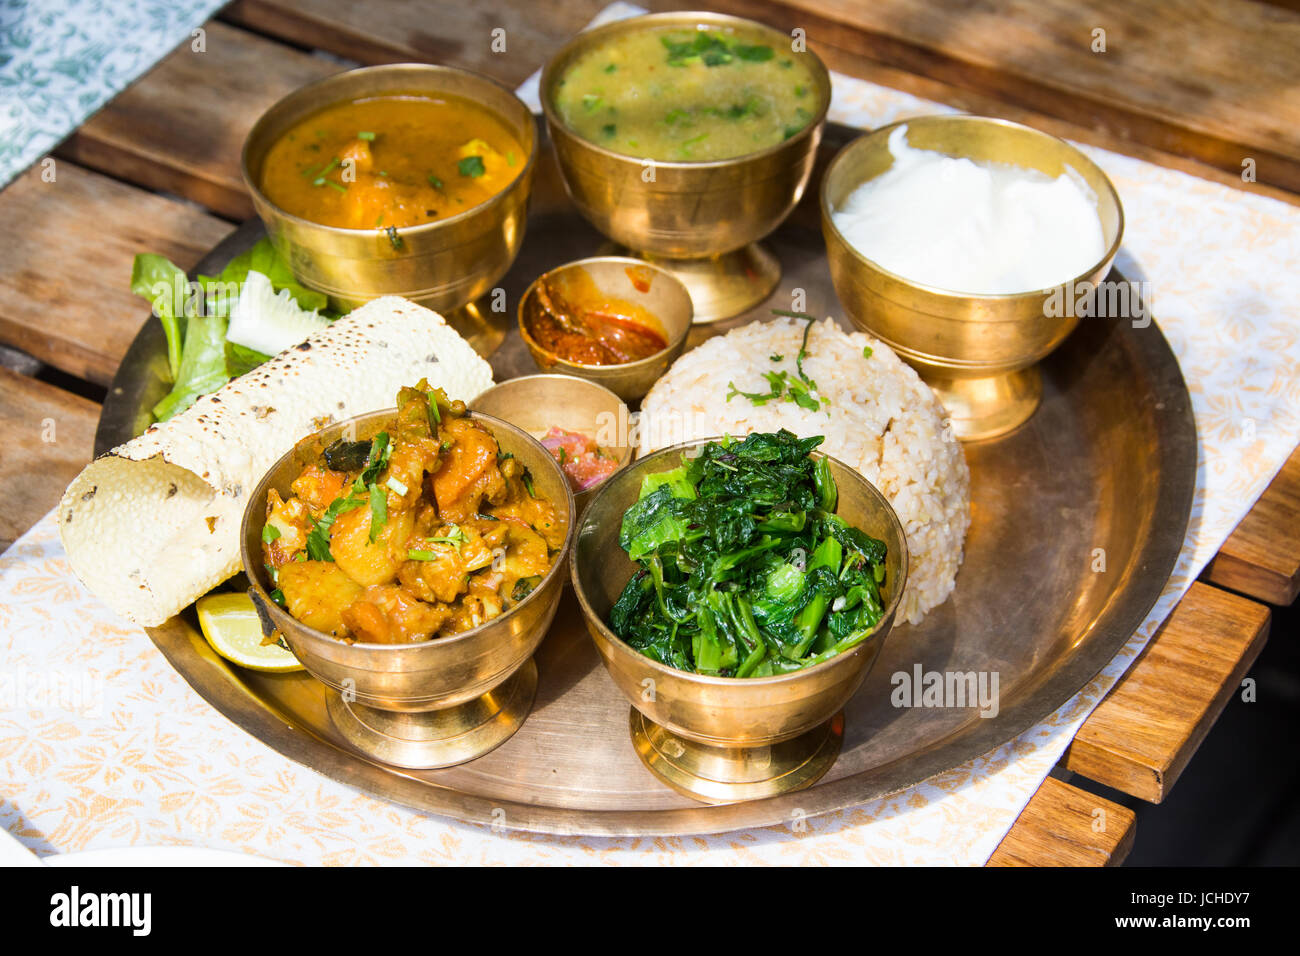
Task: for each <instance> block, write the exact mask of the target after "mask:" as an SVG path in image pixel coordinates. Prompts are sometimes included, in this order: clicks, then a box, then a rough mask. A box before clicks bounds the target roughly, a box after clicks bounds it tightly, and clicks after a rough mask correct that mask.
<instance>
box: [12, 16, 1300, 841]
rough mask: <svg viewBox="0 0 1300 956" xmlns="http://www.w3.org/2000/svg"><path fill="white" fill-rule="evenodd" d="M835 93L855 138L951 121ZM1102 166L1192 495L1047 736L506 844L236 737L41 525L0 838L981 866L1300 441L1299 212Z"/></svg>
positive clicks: (906, 104)
mask: <svg viewBox="0 0 1300 956" xmlns="http://www.w3.org/2000/svg"><path fill="white" fill-rule="evenodd" d="M618 6H619V10H618V11H616V12H619V13H624V14H626V13H627V12H628V11H631V12H635V8H631V7H628V6H627V5H625V4H620V5H618ZM814 41H815V38H814ZM834 83H835V96H834V104H833V108H832V111H831V117H832V119H834V120H835V121H837V122H841V123H847V124H851V125H855V126H860V127H868V128H869V127H875V126H879V125H881V124H884V123H889V122H892V121H894V120H896V119H901V118H905V117H907V116H914V115H920V114H924V113H934V112H940V111H944V112H946V111H948V110H947V108H946V107H942V106H939V105H937V104H934V103H928V102H926V101H924V100H919V99H917V98H915V97H912V96H909V95H907V94H903V93H899V92H897V91H895V90H889V89H885V88H882V87H879V86H874V85H871V84H869V83H864V82H861V81H857V80H853V79H849V78H846V77H842V76H836V77H835V78H834ZM526 85H527V84H526ZM1087 152H1088V154H1089V155H1090V156H1091V157H1092V158H1093V159H1094V160H1095V161H1096V162H1097V163H1098V164H1100V165H1101V166H1102V167H1103V168H1104V169H1105V170H1106V172H1107V173H1108V175H1109V176H1110V177H1111V179H1112V180H1113V181H1114V183H1115V186H1116V188H1117V189H1118V190H1119V193H1120V195H1121V197H1122V199H1123V202H1124V206H1125V211H1126V214H1127V215H1126V219H1127V232H1126V234H1125V242H1124V249H1123V250H1122V252H1121V259H1120V262H1119V265H1120V268H1121V269H1122V270H1123V271H1124V272H1125V273H1127V275H1128V276H1129V278H1131V279H1135V280H1147V281H1150V282H1151V283H1152V287H1151V288H1152V291H1153V299H1154V309H1155V315H1156V318H1157V321H1158V323H1159V326H1160V329H1161V330H1162V331H1163V333H1164V335H1165V336H1166V338H1167V339H1168V340H1169V342H1170V344H1171V346H1172V347H1173V350H1174V352H1175V354H1176V355H1177V356H1178V361H1179V363H1180V364H1181V366H1182V369H1183V374H1184V375H1185V377H1186V379H1187V384H1188V389H1189V391H1190V393H1191V397H1192V405H1193V410H1194V413H1195V416H1196V424H1197V431H1198V439H1199V441H1198V445H1199V448H1198V469H1197V482H1196V492H1195V498H1194V502H1193V510H1192V518H1191V521H1190V524H1189V529H1188V534H1187V538H1186V540H1185V542H1184V544H1183V550H1182V554H1181V555H1180V557H1179V560H1178V564H1177V567H1176V569H1175V571H1174V574H1173V577H1172V578H1171V579H1170V581H1169V582H1168V584H1167V586H1166V588H1165V590H1164V593H1163V594H1162V595H1161V598H1160V600H1159V602H1158V603H1157V604H1156V606H1155V608H1154V609H1153V610H1152V612H1151V614H1150V615H1148V617H1147V619H1146V621H1145V622H1144V623H1143V624H1142V626H1141V627H1140V628H1139V629H1138V631H1137V633H1136V634H1134V636H1133V638H1132V639H1131V640H1130V641H1129V642H1128V644H1127V645H1126V646H1125V648H1124V649H1123V651H1122V652H1121V653H1120V654H1119V655H1118V656H1117V657H1116V658H1115V660H1114V661H1112V662H1111V664H1110V665H1109V666H1108V667H1107V668H1106V670H1105V671H1104V672H1103V673H1102V674H1101V675H1100V676H1098V677H1097V679H1096V680H1094V681H1093V682H1092V683H1091V684H1089V685H1088V686H1087V687H1086V688H1084V689H1083V690H1082V691H1081V692H1080V693H1079V694H1078V695H1076V696H1075V697H1074V698H1073V699H1072V700H1070V701H1069V702H1067V703H1066V704H1065V705H1064V706H1062V707H1061V708H1060V709H1059V710H1058V711H1057V712H1056V713H1055V714H1053V715H1052V716H1051V717H1049V718H1048V719H1047V720H1045V721H1043V722H1042V723H1041V724H1039V725H1038V726H1036V727H1034V728H1032V729H1030V730H1029V731H1027V732H1026V733H1024V734H1023V735H1021V736H1020V737H1018V738H1017V739H1015V740H1012V741H1010V742H1009V743H1007V744H1004V745H1003V746H1001V747H998V748H997V749H995V750H993V751H992V752H990V753H988V754H985V755H984V756H983V757H980V758H979V759H977V760H974V761H971V762H970V763H968V764H965V765H963V766H960V767H956V768H953V769H952V770H950V771H947V772H946V773H942V774H939V775H938V776H936V777H933V778H931V779H929V780H927V781H925V782H924V783H922V784H920V785H918V786H916V787H913V788H912V789H910V790H907V791H904V792H902V793H898V794H893V795H891V796H888V797H885V798H882V799H880V800H875V801H872V802H871V803H868V804H865V805H863V806H861V807H857V808H855V809H853V810H850V811H846V812H843V813H836V814H831V815H828V816H824V817H818V818H813V819H809V820H806V821H801V823H802V825H801V826H791V827H772V828H767V829H762V830H751V831H744V832H739V833H729V834H719V835H716V836H708V837H683V838H646V839H633V838H627V839H596V838H587V837H548V836H538V835H529V834H513V833H506V834H494V833H492V832H491V831H490V830H489V829H487V828H480V827H475V826H469V825H464V824H459V823H456V822H454V821H450V820H445V819H441V818H438V817H435V816H430V815H428V814H423V813H419V812H416V811H412V810H407V809H405V808H403V807H399V806H396V805H393V804H390V803H387V802H385V801H383V800H380V799H378V798H376V797H371V796H369V795H368V794H364V793H361V792H358V791H357V790H355V789H353V788H350V787H347V786H345V785H343V784H339V783H335V782H333V781H331V780H327V779H325V778H323V777H320V776H318V775H316V774H315V773H313V772H312V771H310V770H308V769H306V768H305V767H302V766H299V765H298V764H295V763H293V762H292V761H290V760H288V759H286V758H284V757H281V756H280V755H279V754H277V753H275V752H274V751H272V750H271V749H270V748H269V747H267V746H265V745H263V744H262V743H260V742H259V741H257V740H255V739H254V738H252V737H250V736H248V735H247V734H245V733H244V732H243V731H241V730H239V729H238V728H236V727H235V726H234V725H233V724H231V723H230V722H229V721H227V720H226V719H225V718H223V717H221V716H220V715H219V714H217V713H216V711H214V710H213V709H212V708H211V707H210V706H208V704H207V703H206V702H204V701H203V700H202V699H201V698H200V697H199V696H198V695H197V694H195V693H194V691H192V690H191V689H190V688H189V687H188V685H186V683H185V682H184V680H183V679H182V678H181V677H180V676H179V675H178V674H177V673H176V672H175V671H174V670H173V669H172V668H171V667H170V665H168V663H167V662H166V660H165V659H164V658H163V656H162V655H161V654H160V653H159V652H158V651H157V649H156V648H155V647H154V646H153V644H152V643H151V642H150V640H149V638H148V636H147V635H145V633H144V632H143V631H141V630H140V629H138V628H136V627H133V626H131V625H129V624H127V623H126V622H124V621H122V620H120V619H118V618H117V617H116V616H114V615H113V613H112V612H111V611H109V610H108V609H107V608H105V607H104V606H103V605H101V604H100V603H99V602H98V601H97V600H96V599H95V598H94V597H93V596H92V595H90V594H88V593H87V592H86V591H85V590H84V589H83V588H82V587H81V586H80V585H79V584H78V583H77V581H76V580H75V579H74V578H73V577H72V576H71V573H70V571H69V568H68V564H67V561H66V558H65V557H64V555H63V552H62V549H61V548H60V546H59V542H58V534H57V529H56V527H55V524H54V520H53V517H52V516H47V517H46V518H45V519H44V520H43V521H41V522H40V523H39V524H38V525H37V526H36V527H35V528H33V529H32V531H31V532H29V533H28V534H27V535H26V536H25V537H24V538H22V539H21V540H20V541H18V542H17V543H16V544H15V545H14V546H13V547H12V548H11V549H10V550H9V551H8V552H7V553H6V554H5V555H4V556H3V557H0V660H2V661H3V662H4V663H3V665H2V667H0V826H3V827H5V828H6V829H8V831H9V832H10V833H12V834H13V835H14V836H15V837H17V838H18V839H19V840H20V841H22V842H23V843H24V844H25V845H26V846H28V847H30V848H31V849H32V850H34V851H36V852H37V853H38V854H41V855H47V854H50V853H66V852H69V851H76V850H87V849H107V848H111V847H123V846H156V845H165V844H186V845H195V846H203V847H209V848H213V849H224V850H235V851H242V852H247V853H253V854H257V855H262V856H268V857H272V858H275V859H278V860H284V861H288V862H294V863H306V864H320V863H327V864H328V863H415V864H419V863H425V864H445V863H480V864H495V863H598V864H607V865H642V864H669V863H670V864H674V865H689V864H692V863H707V864H721V865H734V864H737V863H788V864H799V863H859V864H861V863H877V864H881V863H884V864H980V863H983V862H985V861H986V860H987V859H988V858H989V856H990V855H991V854H992V852H993V851H994V850H995V849H996V848H997V845H998V843H999V842H1000V841H1001V839H1002V837H1003V836H1004V835H1005V833H1006V831H1007V830H1008V829H1009V828H1010V827H1011V825H1012V824H1013V823H1014V822H1015V820H1016V817H1017V816H1019V814H1020V812H1021V810H1023V808H1024V806H1025V803H1026V802H1027V801H1028V800H1029V798H1030V797H1031V796H1032V795H1033V794H1034V792H1035V791H1036V790H1037V789H1038V787H1039V786H1040V785H1041V784H1042V781H1043V779H1044V778H1045V777H1046V776H1047V774H1048V773H1049V772H1050V771H1051V769H1052V767H1053V766H1054V765H1055V764H1056V763H1057V761H1058V760H1059V759H1060V757H1061V754H1062V753H1063V752H1064V751H1065V748H1066V747H1067V746H1068V745H1069V743H1070V741H1071V740H1072V739H1073V738H1074V735H1075V733H1076V732H1077V731H1078V729H1079V725H1080V724H1081V723H1082V722H1083V720H1084V719H1085V718H1086V717H1087V716H1088V714H1089V713H1090V712H1091V711H1092V709H1093V708H1094V707H1095V706H1096V705H1097V703H1098V702H1099V701H1100V700H1101V699H1102V697H1104V696H1105V694H1106V692H1107V691H1108V690H1109V689H1110V688H1111V687H1112V686H1113V685H1114V683H1115V682H1116V681H1117V680H1118V679H1119V678H1120V677H1121V676H1122V675H1123V673H1124V672H1125V670H1127V669H1128V666H1129V665H1130V664H1131V663H1132V661H1133V660H1134V658H1135V657H1136V656H1137V654H1138V653H1139V652H1140V651H1141V649H1142V648H1143V646H1144V645H1145V644H1146V642H1147V641H1148V640H1149V639H1150V637H1151V635H1152V634H1153V633H1154V632H1155V630H1156V628H1157V627H1158V626H1159V624H1160V622H1161V621H1163V620H1164V618H1165V617H1166V616H1167V615H1168V614H1169V612H1170V610H1172V608H1173V607H1174V605H1175V604H1176V603H1177V602H1178V600H1179V599H1180V598H1181V597H1182V596H1183V594H1184V593H1185V592H1186V590H1187V588H1188V587H1189V586H1190V585H1191V583H1192V581H1194V580H1195V579H1196V576H1197V575H1198V574H1199V573H1200V571H1201V569H1202V568H1204V566H1205V564H1206V562H1208V561H1209V559H1210V558H1211V557H1213V556H1214V554H1215V553H1216V552H1217V551H1218V549H1219V548H1220V547H1221V546H1222V544H1223V541H1224V539H1225V538H1226V537H1227V536H1228V534H1229V533H1230V532H1231V530H1232V529H1233V528H1234V527H1235V526H1236V525H1237V523H1238V522H1239V521H1240V520H1241V518H1242V517H1243V516H1244V515H1245V513H1246V512H1247V511H1248V510H1249V509H1250V507H1251V505H1252V504H1253V502H1254V501H1255V499H1256V498H1258V497H1259V495H1260V493H1261V492H1262V491H1263V490H1264V488H1265V487H1266V486H1267V485H1268V483H1269V481H1270V480H1272V478H1273V476H1274V475H1275V474H1276V473H1277V470H1278V469H1279V468H1280V467H1281V466H1282V463H1283V462H1284V461H1285V460H1286V458H1287V457H1288V456H1289V455H1290V453H1291V451H1292V449H1294V448H1295V446H1296V444H1297V442H1300V323H1297V322H1296V321H1295V317H1294V309H1295V306H1294V303H1295V302H1297V301H1300V209H1296V208H1293V207H1291V206H1288V205H1285V204H1283V203H1279V202H1276V201H1273V200H1270V199H1266V198H1262V197H1259V196H1254V195H1251V193H1250V192H1249V191H1247V190H1238V189H1230V188H1228V187H1225V186H1220V185H1218V184H1216V183H1211V182H1205V181H1203V180H1199V179H1196V178H1194V177H1191V176H1188V175H1186V174H1183V173H1179V172H1175V171H1172V170H1167V169H1162V168H1160V167H1157V166H1152V165H1150V164H1147V163H1143V162H1140V161H1138V160H1134V159H1130V158H1128V157H1124V156H1119V155H1116V154H1114V153H1109V152H1106V151H1104V150H1098V149H1092V148H1087Z"/></svg>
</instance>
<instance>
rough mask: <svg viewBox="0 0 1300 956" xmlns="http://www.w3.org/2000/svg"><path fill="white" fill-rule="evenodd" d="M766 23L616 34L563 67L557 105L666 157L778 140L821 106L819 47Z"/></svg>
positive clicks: (642, 152) (572, 119) (614, 140)
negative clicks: (815, 57) (774, 36)
mask: <svg viewBox="0 0 1300 956" xmlns="http://www.w3.org/2000/svg"><path fill="white" fill-rule="evenodd" d="M770 37H771V35H770V34H767V33H759V32H758V31H754V32H752V33H750V32H748V31H745V30H743V29H742V30H736V31H731V30H720V29H699V30H689V29H680V28H674V27H650V28H647V29H645V30H639V31H634V32H630V33H624V34H620V35H617V36H613V37H610V39H609V40H608V41H606V42H605V43H603V44H601V45H599V46H597V47H595V48H593V49H591V50H589V51H588V52H587V53H585V54H582V55H581V56H579V57H578V58H576V59H575V60H574V61H573V62H572V63H571V64H570V65H569V67H568V69H566V70H565V72H564V73H563V74H562V75H561V77H560V80H559V83H558V84H557V86H556V92H555V100H554V105H555V108H556V110H557V111H558V112H559V115H560V117H561V119H562V120H563V121H564V123H565V125H566V126H568V127H569V128H570V129H571V130H572V131H573V132H574V133H576V134H577V135H578V136H580V137H582V138H583V139H586V140H589V141H590V142H593V143H596V144H598V145H601V146H605V147H607V148H608V149H612V150H614V151H616V152H619V153H625V154H627V155H630V156H636V157H639V158H641V157H643V158H648V159H657V160H662V161H665V162H709V161H712V160H719V159H730V158H732V157H735V156H743V155H745V154H747V153H753V152H757V151H759V150H762V149H767V148H768V147H770V146H775V145H776V144H778V143H781V142H783V141H784V140H787V139H789V138H790V137H791V136H794V135H796V134H797V133H799V131H800V130H802V129H804V128H805V127H807V126H808V124H809V123H811V122H812V121H813V119H814V118H815V117H816V116H817V115H818V114H819V113H820V112H821V109H822V106H823V103H822V101H821V91H820V89H819V87H818V85H817V82H816V80H815V77H814V73H813V68H812V65H811V61H812V57H811V56H810V55H809V54H807V53H794V52H792V51H791V49H790V45H789V44H785V43H777V44H776V45H773V44H772V43H771V39H770Z"/></svg>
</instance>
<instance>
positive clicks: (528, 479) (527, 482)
mask: <svg viewBox="0 0 1300 956" xmlns="http://www.w3.org/2000/svg"><path fill="white" fill-rule="evenodd" d="M520 480H521V481H522V482H523V483H524V487H525V488H527V489H528V497H530V498H536V497H537V492H536V491H535V490H533V476H532V474H531V473H530V472H529V471H528V469H527V468H525V469H524V473H523V476H522V477H521V478H520Z"/></svg>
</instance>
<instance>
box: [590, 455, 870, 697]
mask: <svg viewBox="0 0 1300 956" xmlns="http://www.w3.org/2000/svg"><path fill="white" fill-rule="evenodd" d="M822 441H823V439H822V438H821V437H816V438H802V439H801V438H797V437H796V436H795V435H793V434H791V433H790V432H788V431H785V430H782V431H779V432H775V433H768V434H753V435H750V436H748V437H747V438H745V439H744V440H743V441H736V440H724V441H721V442H710V443H709V444H707V445H704V446H703V448H702V449H701V450H700V452H699V454H698V455H696V456H695V457H687V456H686V455H683V456H682V464H681V465H680V466H679V467H678V468H675V469H672V470H670V471H666V472H661V473H658V474H651V475H647V476H646V477H645V479H644V480H643V482H642V485H641V492H640V497H639V498H638V500H637V502H636V504H634V505H633V506H632V507H630V508H629V509H628V510H627V512H626V514H625V515H624V516H623V525H622V528H621V531H620V534H619V544H620V545H621V546H622V547H623V549H624V550H625V551H627V553H628V555H629V556H630V557H631V558H632V560H633V561H635V562H637V563H638V564H639V565H640V568H639V569H638V570H637V572H636V573H635V574H634V575H633V576H632V579H631V580H630V581H628V583H627V586H626V587H625V588H624V589H623V593H622V594H621V595H620V597H619V599H618V601H617V602H615V604H614V607H613V609H612V610H611V612H610V626H611V627H612V628H613V630H614V632H615V633H616V634H618V636H619V637H621V638H622V639H623V640H624V641H626V642H627V643H628V644H630V645H631V646H632V647H634V648H636V649H637V650H639V651H640V652H641V653H642V654H645V655H646V656H647V657H650V658H653V659H654V660H657V661H659V662H661V663H663V664H667V665H669V666H671V667H675V668H678V669H679V670H685V671H693V672H695V673H698V674H708V675H715V676H721V677H768V676H772V675H774V674H785V673H788V672H790V671H794V670H798V669H800V668H802V667H808V666H811V665H813V664H818V663H821V662H822V661H825V660H829V659H830V658H832V657H834V656H835V655H837V654H841V653H843V652H844V651H846V650H848V649H849V648H851V647H854V646H856V645H857V644H859V643H861V642H862V640H863V639H865V638H866V637H867V635H869V634H870V633H871V632H872V630H873V629H874V628H875V626H876V624H877V623H879V621H880V619H881V617H882V616H883V614H884V605H885V601H884V598H883V597H882V595H881V588H882V586H884V585H885V584H886V581H885V555H886V548H885V543H884V542H883V541H880V540H877V539H876V538H873V537H871V536H870V535H868V534H866V533H865V532H863V531H860V530H858V529H857V528H853V527H850V526H849V524H848V523H847V522H846V521H845V520H844V519H843V518H841V517H839V516H838V515H836V514H835V513H834V512H835V507H836V503H837V500H838V496H839V493H838V489H837V488H836V485H835V479H834V477H833V476H832V475H831V470H830V465H829V463H828V461H827V459H825V458H819V459H813V458H812V457H810V455H809V452H811V451H812V450H813V449H814V448H816V447H817V446H818V445H820V444H821V443H822Z"/></svg>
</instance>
